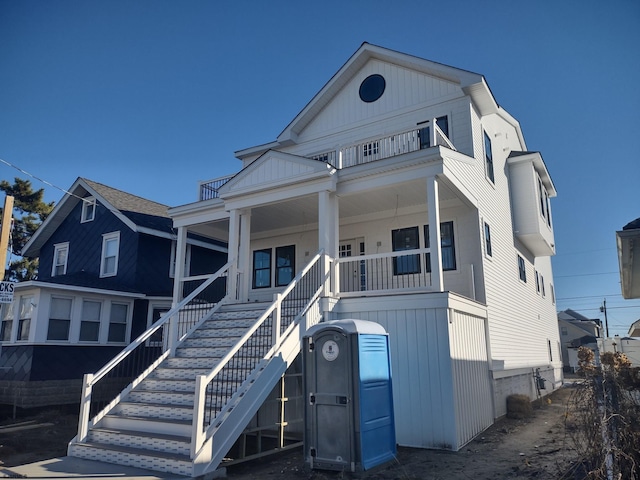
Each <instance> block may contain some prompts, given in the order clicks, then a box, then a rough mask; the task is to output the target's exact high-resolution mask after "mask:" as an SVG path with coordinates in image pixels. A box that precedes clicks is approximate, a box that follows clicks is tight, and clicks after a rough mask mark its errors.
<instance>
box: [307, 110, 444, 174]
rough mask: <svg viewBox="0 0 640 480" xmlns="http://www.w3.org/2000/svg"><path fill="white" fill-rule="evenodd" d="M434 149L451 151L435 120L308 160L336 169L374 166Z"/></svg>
mask: <svg viewBox="0 0 640 480" xmlns="http://www.w3.org/2000/svg"><path fill="white" fill-rule="evenodd" d="M437 145H440V146H443V147H447V148H450V149H451V150H455V147H454V146H453V143H451V140H449V138H447V136H446V135H445V134H444V132H443V131H442V129H441V128H440V127H439V126H438V125H437V124H436V120H435V119H433V120H432V121H430V122H428V123H427V124H424V125H423V126H421V127H420V128H416V129H414V130H409V131H406V132H402V133H396V134H393V135H389V136H386V137H378V138H374V139H371V140H367V141H365V142H360V143H357V144H355V145H350V146H348V147H344V148H341V149H340V150H338V151H335V150H330V151H326V152H322V153H319V154H316V155H312V156H311V158H313V159H314V160H319V161H322V162H325V163H329V164H331V165H333V166H334V167H336V168H339V169H340V168H347V167H353V166H355V165H361V164H363V163H369V162H375V161H376V160H382V159H384V158H389V157H395V156H396V155H403V154H405V153H411V152H415V151H417V150H422V149H425V148H429V147H432V146H437Z"/></svg>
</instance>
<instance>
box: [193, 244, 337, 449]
mask: <svg viewBox="0 0 640 480" xmlns="http://www.w3.org/2000/svg"><path fill="white" fill-rule="evenodd" d="M327 261H328V259H327V257H326V255H324V253H323V252H322V251H321V252H319V253H318V254H316V255H315V257H314V258H313V259H312V260H311V261H310V262H309V264H308V265H307V266H306V267H305V268H304V269H303V270H302V271H300V272H299V273H298V274H297V275H296V277H295V278H294V279H293V281H292V282H291V283H290V284H289V286H288V287H287V288H286V289H285V290H284V291H283V292H282V293H280V294H276V295H275V299H274V301H273V303H272V304H271V305H270V306H269V307H268V308H267V309H266V310H265V312H264V313H263V314H262V315H261V316H260V318H258V320H257V321H256V322H255V324H254V325H253V326H252V327H251V328H250V329H249V330H248V331H247V332H246V333H245V335H244V336H243V337H242V338H241V339H240V340H239V341H238V342H237V343H236V345H235V346H234V347H233V348H231V349H230V351H229V352H228V353H227V354H226V355H225V356H224V357H223V358H222V359H221V360H220V362H219V363H218V364H217V365H216V367H215V368H214V369H212V370H211V371H210V372H209V373H208V374H206V375H199V376H197V377H196V390H195V398H194V406H193V424H192V438H191V448H192V450H191V458H195V457H196V455H197V453H198V452H199V451H200V449H201V448H202V446H203V444H204V442H205V440H206V439H208V438H210V436H211V435H213V431H214V429H215V428H216V427H217V426H219V425H220V423H221V421H220V419H221V418H224V416H225V415H226V414H228V413H229V412H230V411H231V410H233V409H234V408H235V404H234V402H233V400H234V399H236V398H239V397H241V396H243V395H244V390H242V391H241V388H244V389H245V390H246V389H247V388H248V386H249V385H250V384H251V381H250V377H249V375H250V374H252V372H253V374H255V372H256V368H257V367H258V366H259V365H261V364H264V363H265V362H268V361H269V360H270V359H271V358H273V357H274V356H275V355H276V354H277V353H278V351H279V348H281V345H283V344H284V342H285V341H286V340H288V339H289V337H290V336H291V332H292V331H294V329H295V327H297V326H299V324H300V322H301V321H302V319H303V318H306V319H307V323H309V324H307V325H304V328H305V329H306V328H308V327H310V326H311V325H312V324H315V323H316V322H317V321H319V318H320V317H319V316H318V315H313V316H312V317H313V318H311V319H309V318H308V317H307V316H306V315H305V314H306V312H307V311H308V310H309V308H310V307H311V306H312V305H314V304H315V303H317V301H318V298H319V297H320V295H321V293H322V291H323V289H324V286H325V284H327V282H326V276H327V274H328V273H327V272H328V268H327V266H326V262H327ZM295 346H296V348H299V339H296V342H295ZM243 386H244V387H243ZM221 441H222V440H221ZM223 453H224V452H223Z"/></svg>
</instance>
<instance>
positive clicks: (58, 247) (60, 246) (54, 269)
mask: <svg viewBox="0 0 640 480" xmlns="http://www.w3.org/2000/svg"><path fill="white" fill-rule="evenodd" d="M62 252H64V263H59V262H58V259H59V258H58V257H59V254H60V253H62ZM68 264H69V242H64V243H57V244H55V245H54V246H53V262H52V265H51V276H52V277H58V276H60V275H66V274H67V265H68ZM59 267H62V273H59V272H58V268H59Z"/></svg>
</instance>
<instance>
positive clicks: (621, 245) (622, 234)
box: [616, 218, 640, 299]
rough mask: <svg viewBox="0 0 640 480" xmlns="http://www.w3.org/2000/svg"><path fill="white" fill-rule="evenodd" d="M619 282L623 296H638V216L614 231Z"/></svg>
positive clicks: (639, 236) (639, 230)
mask: <svg viewBox="0 0 640 480" xmlns="http://www.w3.org/2000/svg"><path fill="white" fill-rule="evenodd" d="M616 242H617V244H618V265H619V267H620V284H621V289H622V296H623V297H624V298H627V299H630V298H640V255H639V254H638V250H639V249H640V218H636V219H635V220H634V221H632V222H629V223H627V224H626V225H625V226H624V227H622V230H620V231H618V232H616Z"/></svg>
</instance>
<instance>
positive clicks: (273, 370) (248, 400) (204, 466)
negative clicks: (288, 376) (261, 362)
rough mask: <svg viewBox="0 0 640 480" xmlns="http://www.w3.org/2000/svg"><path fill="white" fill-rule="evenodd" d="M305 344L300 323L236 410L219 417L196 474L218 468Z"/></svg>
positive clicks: (196, 463) (195, 467)
mask: <svg viewBox="0 0 640 480" xmlns="http://www.w3.org/2000/svg"><path fill="white" fill-rule="evenodd" d="M301 345H302V332H301V325H300V322H298V323H297V324H295V325H294V327H293V328H292V329H291V331H290V332H289V335H288V336H287V338H286V339H285V340H284V341H283V342H282V344H281V346H280V348H279V349H278V350H277V351H276V352H275V353H274V354H273V356H272V357H271V359H270V360H269V361H268V363H267V364H266V366H264V368H263V370H262V371H261V372H260V374H259V375H258V376H257V377H256V378H255V380H254V381H253V383H251V385H250V386H249V387H248V388H246V389H245V391H244V394H243V395H242V397H241V398H239V399H238V400H237V402H236V403H235V405H234V407H233V409H232V410H231V411H228V413H227V414H226V415H225V416H224V418H223V419H222V420H221V423H220V419H218V418H216V422H215V423H216V424H217V426H215V427H213V433H212V434H210V435H208V438H207V439H206V440H205V442H204V445H203V446H202V448H201V449H200V451H199V452H198V453H197V454H196V457H195V459H194V461H193V476H194V477H197V476H200V475H205V474H207V473H209V472H212V471H214V470H215V469H217V468H218V466H219V465H220V463H221V462H222V460H223V458H224V456H225V455H226V453H227V452H228V451H229V450H230V449H231V447H232V446H233V444H234V443H235V442H236V440H237V439H238V438H239V437H240V434H241V433H242V432H243V431H244V429H245V428H246V426H247V425H248V424H249V422H250V421H251V419H252V418H253V416H254V415H255V414H256V413H257V411H258V410H259V409H260V407H261V406H262V404H263V403H264V401H265V400H266V399H267V397H268V396H269V393H270V392H271V391H272V390H273V388H274V387H275V386H276V385H277V383H278V381H279V380H280V378H281V377H282V376H283V375H284V373H285V372H286V371H287V368H288V367H289V366H290V365H291V363H292V362H293V361H294V360H295V358H296V357H297V356H298V354H299V353H300V348H301Z"/></svg>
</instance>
